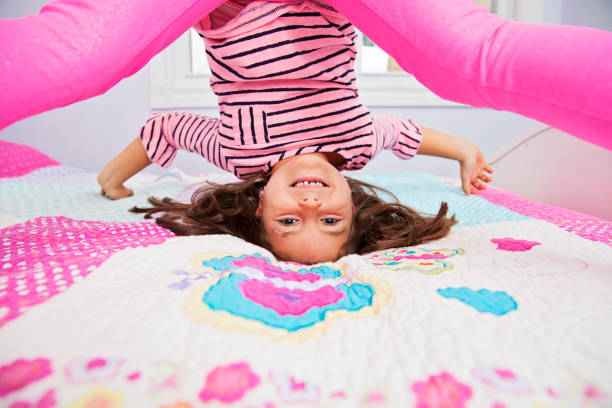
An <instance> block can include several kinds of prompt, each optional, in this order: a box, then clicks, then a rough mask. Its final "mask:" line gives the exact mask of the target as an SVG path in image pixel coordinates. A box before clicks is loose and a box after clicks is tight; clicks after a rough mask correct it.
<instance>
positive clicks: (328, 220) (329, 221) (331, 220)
mask: <svg viewBox="0 0 612 408" xmlns="http://www.w3.org/2000/svg"><path fill="white" fill-rule="evenodd" d="M337 222H340V220H339V219H337V218H329V217H328V218H323V223H324V224H330V225H333V224H335V223H337Z"/></svg>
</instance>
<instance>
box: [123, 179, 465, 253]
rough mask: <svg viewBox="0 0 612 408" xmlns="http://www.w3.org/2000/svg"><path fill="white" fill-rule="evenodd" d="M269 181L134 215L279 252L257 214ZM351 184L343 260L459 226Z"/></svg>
mask: <svg viewBox="0 0 612 408" xmlns="http://www.w3.org/2000/svg"><path fill="white" fill-rule="evenodd" d="M269 179H270V176H269V175H265V176H257V177H253V178H249V179H246V180H243V181H238V182H235V183H229V184H217V183H212V182H210V181H209V182H208V185H206V186H204V187H201V188H199V189H198V190H197V191H196V192H195V193H194V194H193V196H192V198H191V203H190V204H183V203H179V202H177V201H174V200H172V199H171V198H164V199H161V200H160V199H158V198H155V197H150V198H149V203H151V204H152V205H153V207H150V208H139V207H133V208H132V209H131V210H130V211H132V212H136V213H144V214H145V218H152V215H153V214H155V213H161V215H159V216H157V217H156V218H155V221H156V222H157V223H158V224H159V225H161V226H163V227H165V228H168V229H169V230H171V231H172V232H174V233H175V234H177V235H209V234H231V235H234V236H236V237H239V238H242V239H244V240H246V241H248V242H251V243H253V244H255V245H258V246H261V247H264V248H266V249H268V250H269V251H271V252H274V251H273V250H272V248H271V247H270V244H269V242H268V240H267V239H266V234H265V232H264V228H263V223H262V222H261V220H260V218H259V217H257V216H256V215H255V212H256V210H257V206H258V203H259V192H260V191H261V190H262V189H263V188H264V186H265V185H266V183H267V182H268V180H269ZM346 180H347V182H348V184H349V187H350V189H351V195H352V198H353V205H354V206H355V214H354V217H353V223H352V227H351V232H350V235H349V238H348V240H347V242H346V244H345V245H344V248H343V250H342V254H341V255H347V254H351V253H356V254H365V253H368V252H372V251H378V250H383V249H388V248H394V247H403V246H411V245H418V244H421V243H423V242H427V241H431V240H434V239H438V238H442V237H444V236H445V235H447V234H448V232H449V231H450V228H451V226H453V225H454V224H455V223H456V222H457V221H456V220H455V217H454V216H452V217H450V218H448V217H447V216H446V215H447V212H448V205H447V204H446V203H442V205H441V206H440V210H439V211H438V214H437V215H435V216H433V217H428V216H423V215H421V214H419V213H417V212H416V211H415V210H413V209H412V208H410V207H407V206H405V205H403V204H401V203H400V202H399V200H398V199H397V197H396V196H395V195H394V194H393V193H391V192H389V191H387V190H385V189H383V188H380V187H377V186H375V185H372V184H369V183H365V182H363V181H359V180H355V179H352V178H350V177H346ZM380 194H387V195H389V196H390V197H391V198H392V199H393V200H394V201H392V202H386V201H384V200H383V199H382V198H381V197H380Z"/></svg>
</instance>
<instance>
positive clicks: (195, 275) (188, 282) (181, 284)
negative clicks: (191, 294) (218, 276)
mask: <svg viewBox="0 0 612 408" xmlns="http://www.w3.org/2000/svg"><path fill="white" fill-rule="evenodd" d="M172 273H173V274H175V275H177V276H181V277H182V279H181V280H180V281H178V282H174V283H172V284H170V285H168V288H170V289H174V290H184V289H187V288H188V287H191V286H192V285H193V284H194V283H197V281H199V280H203V279H208V278H210V277H211V276H212V274H211V273H210V272H202V271H197V272H193V271H185V270H182V269H179V270H175V271H172Z"/></svg>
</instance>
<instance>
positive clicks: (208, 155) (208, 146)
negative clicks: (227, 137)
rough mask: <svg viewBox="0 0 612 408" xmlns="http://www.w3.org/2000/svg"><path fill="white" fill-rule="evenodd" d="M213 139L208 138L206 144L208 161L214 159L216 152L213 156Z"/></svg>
mask: <svg viewBox="0 0 612 408" xmlns="http://www.w3.org/2000/svg"><path fill="white" fill-rule="evenodd" d="M212 139H213V138H212V137H210V138H208V143H206V160H208V161H212V158H213V157H214V152H213V154H211V153H210V142H211V141H212Z"/></svg>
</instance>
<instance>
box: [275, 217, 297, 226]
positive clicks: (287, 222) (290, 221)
mask: <svg viewBox="0 0 612 408" xmlns="http://www.w3.org/2000/svg"><path fill="white" fill-rule="evenodd" d="M278 222H280V223H281V224H284V225H293V224H295V223H296V222H297V220H296V219H295V218H283V219H282V220H278Z"/></svg>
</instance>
